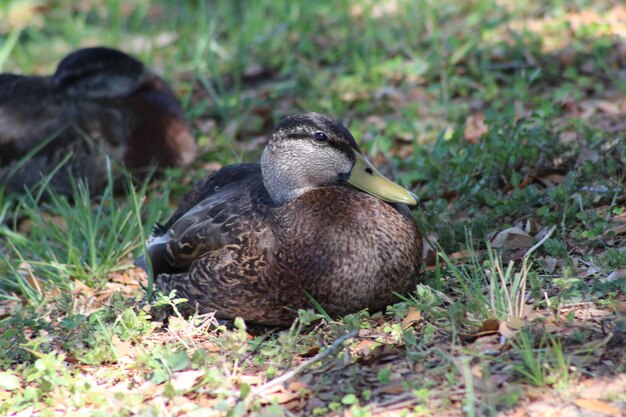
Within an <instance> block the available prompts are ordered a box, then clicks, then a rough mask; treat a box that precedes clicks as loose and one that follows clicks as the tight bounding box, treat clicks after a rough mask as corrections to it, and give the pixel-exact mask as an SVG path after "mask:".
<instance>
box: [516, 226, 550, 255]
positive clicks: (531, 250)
mask: <svg viewBox="0 0 626 417" xmlns="http://www.w3.org/2000/svg"><path fill="white" fill-rule="evenodd" d="M555 230H556V226H552V227H551V228H550V230H548V233H546V234H545V235H544V236H543V237H542V238H541V240H540V241H539V242H537V243H536V244H535V246H533V247H532V248H530V249H528V250H527V251H526V253H525V254H524V257H526V256H528V255H530V254H531V253H533V252H534V251H535V250H537V248H538V247H539V246H541V245H543V243H544V242H545V241H546V240H548V239H550V236H552V233H554V231H555Z"/></svg>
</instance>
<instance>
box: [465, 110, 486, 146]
mask: <svg viewBox="0 0 626 417" xmlns="http://www.w3.org/2000/svg"><path fill="white" fill-rule="evenodd" d="M487 132H489V127H487V125H486V124H485V115H484V114H482V113H476V114H472V115H471V116H469V117H468V118H467V120H465V131H464V134H465V139H466V140H467V141H468V142H471V143H478V142H480V138H482V136H483V135H484V134H485V133H487Z"/></svg>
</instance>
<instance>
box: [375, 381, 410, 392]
mask: <svg viewBox="0 0 626 417" xmlns="http://www.w3.org/2000/svg"><path fill="white" fill-rule="evenodd" d="M403 392H406V387H405V386H404V384H403V383H402V382H401V381H399V382H392V383H391V384H389V385H385V386H384V387H381V388H378V389H376V390H375V391H374V393H375V394H391V395H396V394H402V393H403Z"/></svg>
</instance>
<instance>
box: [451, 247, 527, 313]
mask: <svg viewBox="0 0 626 417" xmlns="http://www.w3.org/2000/svg"><path fill="white" fill-rule="evenodd" d="M467 242H468V248H469V257H470V262H469V265H467V266H458V265H457V264H456V263H455V262H453V261H452V260H451V259H450V258H449V257H448V256H447V255H446V254H445V253H443V252H439V256H440V257H441V258H442V259H443V261H444V263H445V264H446V266H447V268H448V269H449V270H450V272H451V273H452V275H453V276H454V277H455V278H456V280H457V282H458V283H459V284H460V285H461V287H462V289H463V294H464V295H465V296H466V297H468V299H469V301H470V303H471V305H472V307H473V308H472V310H474V311H477V312H479V313H480V314H481V316H482V318H483V319H488V318H496V319H498V320H500V321H509V320H511V319H514V318H520V319H522V318H524V317H525V316H526V314H527V311H528V309H527V306H526V299H527V298H526V297H527V281H528V275H529V273H530V271H531V267H532V262H530V260H529V255H528V254H527V255H526V256H524V257H523V258H522V263H521V266H520V267H519V271H516V268H515V264H514V262H513V261H511V262H509V264H508V265H507V267H506V269H504V268H503V265H502V260H501V258H500V257H499V256H498V255H497V254H496V253H495V252H494V250H493V249H492V248H491V245H490V244H489V242H487V254H488V259H487V260H486V261H485V262H483V263H482V264H481V263H480V261H479V259H478V255H477V253H476V251H475V250H474V249H473V245H472V243H471V238H470V236H469V235H468V238H467Z"/></svg>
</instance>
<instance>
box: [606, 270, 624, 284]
mask: <svg viewBox="0 0 626 417" xmlns="http://www.w3.org/2000/svg"><path fill="white" fill-rule="evenodd" d="M621 278H626V268H624V269H616V270H615V271H613V272H611V273H610V274H609V275H608V276H607V277H606V280H607V281H609V282H610V281H615V280H618V279H621Z"/></svg>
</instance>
